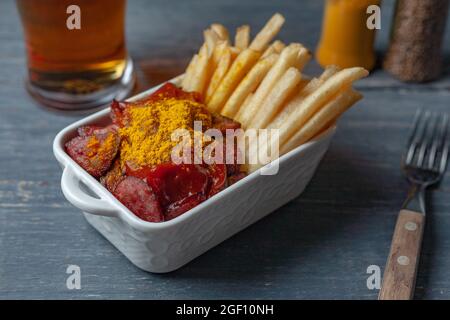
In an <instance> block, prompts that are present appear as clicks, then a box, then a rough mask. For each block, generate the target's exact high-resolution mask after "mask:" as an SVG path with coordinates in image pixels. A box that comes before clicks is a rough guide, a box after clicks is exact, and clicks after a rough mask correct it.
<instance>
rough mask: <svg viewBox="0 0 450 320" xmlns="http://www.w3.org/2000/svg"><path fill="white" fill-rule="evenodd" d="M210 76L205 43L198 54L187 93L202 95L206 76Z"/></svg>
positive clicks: (208, 56) (208, 55) (206, 79)
mask: <svg viewBox="0 0 450 320" xmlns="http://www.w3.org/2000/svg"><path fill="white" fill-rule="evenodd" d="M210 74H211V64H210V54H209V50H208V46H207V44H206V43H205V44H204V45H203V46H202V47H201V48H200V52H199V54H198V62H197V63H196V64H195V70H194V71H193V73H192V78H191V79H190V80H189V82H190V83H189V84H188V88H187V91H195V92H198V93H201V94H204V90H205V88H206V85H207V83H208V75H210Z"/></svg>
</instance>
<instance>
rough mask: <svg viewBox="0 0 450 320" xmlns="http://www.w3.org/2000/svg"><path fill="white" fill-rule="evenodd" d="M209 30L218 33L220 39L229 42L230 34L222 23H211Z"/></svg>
mask: <svg viewBox="0 0 450 320" xmlns="http://www.w3.org/2000/svg"><path fill="white" fill-rule="evenodd" d="M211 30H212V31H214V32H215V33H216V34H217V35H218V37H219V39H220V40H221V41H225V42H226V43H227V44H229V43H230V35H229V33H228V29H227V28H226V27H225V26H224V25H222V24H220V23H213V24H212V25H211Z"/></svg>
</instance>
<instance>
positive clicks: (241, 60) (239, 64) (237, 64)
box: [200, 48, 261, 112]
mask: <svg viewBox="0 0 450 320" xmlns="http://www.w3.org/2000/svg"><path fill="white" fill-rule="evenodd" d="M260 56H261V54H260V53H259V52H258V51H254V50H252V49H250V48H248V49H245V50H244V51H242V52H241V53H240V54H239V55H238V56H237V58H236V60H235V61H234V62H233V64H232V65H231V67H230V69H229V70H228V72H227V74H226V75H225V77H224V78H223V80H222V81H221V82H220V84H219V86H218V88H217V89H216V91H215V92H214V94H213V95H212V97H211V99H210V100H209V101H207V105H208V109H209V110H210V111H212V112H220V111H221V109H222V107H223V106H224V105H225V103H226V101H227V99H228V98H229V97H230V95H231V94H232V93H233V91H234V89H236V87H237V86H238V84H239V82H240V81H241V80H242V78H244V76H245V74H246V73H247V72H248V71H250V69H251V68H252V67H253V65H254V64H255V62H256V61H258V59H259V57H260ZM200 92H201V91H200Z"/></svg>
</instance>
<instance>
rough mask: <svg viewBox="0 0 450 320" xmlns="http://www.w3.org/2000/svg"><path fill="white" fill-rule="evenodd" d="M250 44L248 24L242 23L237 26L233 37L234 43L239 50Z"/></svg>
mask: <svg viewBox="0 0 450 320" xmlns="http://www.w3.org/2000/svg"><path fill="white" fill-rule="evenodd" d="M249 44H250V26H249V25H243V26H240V27H239V28H237V30H236V35H235V37H234V45H235V47H236V48H239V49H241V50H244V49H247V48H248V45H249Z"/></svg>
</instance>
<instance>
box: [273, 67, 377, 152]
mask: <svg viewBox="0 0 450 320" xmlns="http://www.w3.org/2000/svg"><path fill="white" fill-rule="evenodd" d="M368 74H369V73H368V71H367V70H365V69H364V68H359V67H355V68H348V69H344V70H341V71H339V72H338V73H336V74H335V75H333V76H332V77H330V78H329V79H328V80H326V81H325V82H324V84H323V85H322V86H320V87H319V88H318V89H317V90H316V91H314V92H313V93H312V94H310V95H309V96H308V97H306V99H305V100H303V101H302V102H301V103H300V104H299V106H298V108H296V109H295V110H294V111H293V112H292V114H291V116H290V117H289V118H288V119H286V121H285V122H284V123H283V125H282V126H281V127H280V132H279V139H280V145H283V144H284V143H286V142H287V140H288V139H289V138H290V137H291V136H293V135H294V134H295V132H296V131H298V130H299V129H301V127H302V126H303V125H304V124H305V122H306V121H307V120H308V119H309V118H311V116H312V115H314V113H316V112H317V111H318V110H319V109H320V107H321V106H322V105H323V104H325V103H326V102H327V101H329V100H330V99H331V98H332V97H333V96H334V95H336V94H337V93H338V92H339V91H340V90H342V89H344V88H348V87H350V86H351V84H352V83H353V82H354V81H356V80H359V79H361V78H363V77H366V76H367V75H368Z"/></svg>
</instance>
